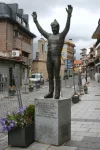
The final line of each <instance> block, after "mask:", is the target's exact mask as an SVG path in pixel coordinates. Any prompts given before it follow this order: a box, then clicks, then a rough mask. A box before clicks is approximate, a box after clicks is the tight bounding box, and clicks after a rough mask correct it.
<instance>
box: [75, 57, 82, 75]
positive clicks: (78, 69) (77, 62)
mask: <svg viewBox="0 0 100 150" xmlns="http://www.w3.org/2000/svg"><path fill="white" fill-rule="evenodd" d="M74 72H75V73H78V72H82V60H74Z"/></svg>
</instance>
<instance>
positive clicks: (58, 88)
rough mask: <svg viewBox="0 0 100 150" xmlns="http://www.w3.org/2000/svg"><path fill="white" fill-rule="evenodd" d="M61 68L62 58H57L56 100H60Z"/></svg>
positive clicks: (55, 68)
mask: <svg viewBox="0 0 100 150" xmlns="http://www.w3.org/2000/svg"><path fill="white" fill-rule="evenodd" d="M60 67H61V57H60V56H55V58H54V71H55V72H54V73H55V99H59V97H60Z"/></svg>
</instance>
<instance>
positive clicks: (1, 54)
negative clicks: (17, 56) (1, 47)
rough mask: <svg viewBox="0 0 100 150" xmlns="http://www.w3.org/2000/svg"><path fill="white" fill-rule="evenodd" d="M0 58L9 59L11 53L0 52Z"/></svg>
mask: <svg viewBox="0 0 100 150" xmlns="http://www.w3.org/2000/svg"><path fill="white" fill-rule="evenodd" d="M0 57H6V58H10V57H12V52H5V51H0Z"/></svg>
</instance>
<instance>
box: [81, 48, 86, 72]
mask: <svg viewBox="0 0 100 150" xmlns="http://www.w3.org/2000/svg"><path fill="white" fill-rule="evenodd" d="M80 50H81V51H82V52H81V53H80V55H81V60H82V68H81V69H82V73H85V71H86V57H87V49H86V48H82V49H80Z"/></svg>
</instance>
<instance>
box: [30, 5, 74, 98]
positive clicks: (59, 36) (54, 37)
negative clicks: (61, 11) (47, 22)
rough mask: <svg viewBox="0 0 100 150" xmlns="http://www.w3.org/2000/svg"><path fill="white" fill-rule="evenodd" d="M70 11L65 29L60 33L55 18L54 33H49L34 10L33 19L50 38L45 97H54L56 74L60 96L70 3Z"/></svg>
mask: <svg viewBox="0 0 100 150" xmlns="http://www.w3.org/2000/svg"><path fill="white" fill-rule="evenodd" d="M66 11H67V13H68V16H67V22H66V26H65V29H64V30H63V31H62V32H61V33H59V27H60V26H59V23H58V22H57V20H56V19H55V20H54V22H52V23H51V28H52V32H53V34H50V33H47V32H46V31H44V30H43V29H42V27H41V26H40V24H39V22H38V20H37V14H36V12H33V14H32V16H33V20H34V22H35V24H36V26H37V29H38V30H39V32H40V33H41V34H42V35H43V36H44V37H45V38H46V39H47V40H48V52H47V71H48V78H49V93H48V94H47V95H45V96H44V98H53V92H54V76H55V99H59V97H60V67H61V51H62V48H63V45H64V40H65V36H66V34H67V33H68V31H69V28H70V19H71V14H72V11H73V7H72V6H71V5H68V9H67V8H66Z"/></svg>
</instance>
